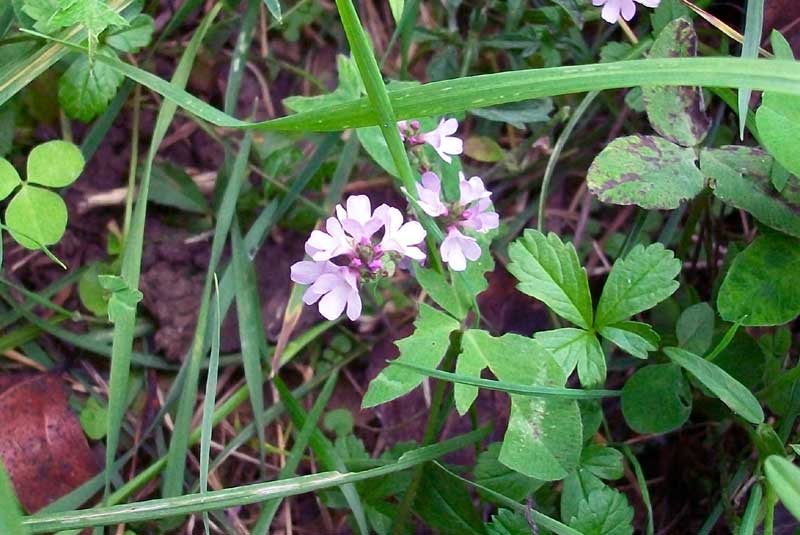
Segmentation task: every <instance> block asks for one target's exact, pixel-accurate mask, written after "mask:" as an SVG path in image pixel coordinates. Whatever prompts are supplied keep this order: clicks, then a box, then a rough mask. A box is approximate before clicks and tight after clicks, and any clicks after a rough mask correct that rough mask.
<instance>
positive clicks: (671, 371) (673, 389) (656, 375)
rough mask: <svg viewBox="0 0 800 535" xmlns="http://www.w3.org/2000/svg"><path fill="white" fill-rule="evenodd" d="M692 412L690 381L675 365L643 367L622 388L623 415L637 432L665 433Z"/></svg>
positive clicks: (681, 422)
mask: <svg viewBox="0 0 800 535" xmlns="http://www.w3.org/2000/svg"><path fill="white" fill-rule="evenodd" d="M691 412H692V394H691V392H690V389H689V382H688V381H687V380H686V378H685V377H684V376H683V372H681V369H680V368H679V367H678V366H677V365H675V364H651V365H648V366H644V367H643V368H640V369H638V370H637V371H636V373H634V374H633V375H632V376H631V377H630V378H629V379H628V380H627V381H626V382H625V387H624V388H623V389H622V414H623V415H624V416H625V421H626V422H627V423H628V425H629V426H630V428H631V429H633V430H634V431H636V432H637V433H642V434H649V433H655V434H659V433H668V432H669V431H672V430H674V429H677V428H679V427H680V426H682V425H683V424H684V423H686V421H687V420H688V419H689V415H690V414H691Z"/></svg>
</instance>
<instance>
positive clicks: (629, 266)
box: [595, 243, 681, 328]
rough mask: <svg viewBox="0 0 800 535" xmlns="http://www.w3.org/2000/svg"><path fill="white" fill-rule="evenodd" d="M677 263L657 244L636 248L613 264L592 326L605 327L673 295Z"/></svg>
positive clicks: (679, 268)
mask: <svg viewBox="0 0 800 535" xmlns="http://www.w3.org/2000/svg"><path fill="white" fill-rule="evenodd" d="M680 270H681V263H680V261H679V260H678V259H677V258H675V255H674V254H673V253H672V251H670V250H669V249H665V248H664V246H663V245H661V244H660V243H654V244H652V245H648V246H647V247H644V246H643V245H637V246H636V247H634V248H633V249H632V250H631V252H630V253H628V256H626V257H625V258H619V259H617V261H616V262H614V266H613V267H612V268H611V273H609V275H608V279H607V280H606V284H605V286H603V293H602V295H601V296H600V302H599V303H598V305H597V316H596V318H595V325H596V326H597V327H598V328H602V327H605V326H607V325H611V324H614V323H618V322H620V321H623V320H626V319H628V318H629V317H631V316H633V315H634V314H638V313H640V312H643V311H645V310H647V309H649V308H652V307H654V306H656V305H657V304H658V303H660V302H661V301H663V300H664V299H666V298H667V297H669V296H670V295H672V294H673V293H675V290H677V289H678V286H679V285H678V282H677V281H676V280H675V277H676V276H677V275H678V273H680Z"/></svg>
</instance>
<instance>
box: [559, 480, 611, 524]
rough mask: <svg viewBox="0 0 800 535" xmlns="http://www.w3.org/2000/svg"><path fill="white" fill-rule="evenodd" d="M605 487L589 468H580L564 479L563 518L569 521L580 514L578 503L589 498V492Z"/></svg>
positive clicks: (562, 492)
mask: <svg viewBox="0 0 800 535" xmlns="http://www.w3.org/2000/svg"><path fill="white" fill-rule="evenodd" d="M603 487H605V483H603V482H602V481H601V480H600V478H598V477H597V476H596V475H594V474H592V473H591V472H589V471H588V470H583V469H578V470H575V471H574V472H572V473H571V474H570V475H568V476H567V477H566V478H565V479H564V481H563V489H562V491H561V503H560V508H561V518H562V519H563V520H564V521H565V522H567V521H569V520H570V519H571V518H573V517H574V516H575V515H577V514H578V505H579V504H580V503H581V502H582V501H585V500H587V499H588V497H589V494H591V493H592V492H594V491H595V490H598V489H602V488H603Z"/></svg>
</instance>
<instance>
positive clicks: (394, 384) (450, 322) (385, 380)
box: [361, 303, 459, 408]
mask: <svg viewBox="0 0 800 535" xmlns="http://www.w3.org/2000/svg"><path fill="white" fill-rule="evenodd" d="M414 325H415V327H416V329H415V330H414V334H412V335H411V336H409V337H408V338H403V339H402V340H398V341H397V342H396V345H397V347H398V348H399V349H400V356H399V357H397V358H398V359H399V360H401V361H403V362H410V363H412V364H417V365H419V366H424V367H426V368H436V367H437V366H439V363H440V362H441V360H442V358H444V354H445V352H446V351H447V348H448V347H449V344H450V333H452V332H453V331H455V330H456V329H458V327H459V325H458V322H457V321H456V320H454V319H453V318H451V317H450V316H448V315H447V314H444V313H443V312H439V311H438V310H436V309H434V308H433V307H430V306H428V305H426V304H424V303H423V304H421V305H420V308H419V317H418V318H417V321H415V322H414ZM422 379H423V376H422V375H420V374H419V373H417V372H415V371H412V370H409V369H404V368H401V367H399V366H387V367H386V368H384V369H383V371H381V373H380V374H378V376H377V377H375V379H373V380H372V382H371V383H370V384H369V388H368V389H367V393H366V394H364V399H363V401H362V402H361V406H362V407H364V408H366V407H374V406H375V405H380V404H381V403H386V402H387V401H391V400H393V399H396V398H398V397H400V396H402V395H405V394H407V393H408V392H410V391H411V390H413V389H414V388H416V387H417V386H419V385H420V383H422Z"/></svg>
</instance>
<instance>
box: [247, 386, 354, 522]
mask: <svg viewBox="0 0 800 535" xmlns="http://www.w3.org/2000/svg"><path fill="white" fill-rule="evenodd" d="M338 377H339V376H338V374H336V373H334V374H332V375H331V376H330V377H328V380H327V381H325V386H323V387H322V391H321V392H320V393H319V397H317V400H316V401H315V402H314V405H313V406H312V407H311V412H309V413H308V418H306V422H305V424H304V425H303V427H302V428H301V429H300V432H299V433H297V436H296V437H295V440H294V446H292V451H291V452H290V453H289V456H288V457H287V459H286V464H285V465H284V466H283V468H281V471H280V473H278V479H286V478H288V477H291V476H293V475H294V473H295V472H296V471H297V467H298V466H300V461H301V460H302V459H303V453H304V452H305V451H306V446H308V441H309V439H311V434H312V433H313V432H314V430H315V429H316V427H317V423H318V422H319V418H320V416H321V415H322V411H323V410H324V409H325V407H326V406H327V405H328V401H330V399H331V395H332V394H333V389H334V387H335V386H336V380H337V379H338ZM282 501H283V500H281V499H280V498H278V499H275V500H270V501H269V502H267V503H265V504H264V508H263V509H262V510H261V514H260V515H259V518H258V521H257V522H256V524H255V526H254V527H253V529H252V534H253V535H266V534H267V531H268V530H269V527H270V525H271V524H272V519H273V518H275V513H277V512H278V507H280V505H281V502H282Z"/></svg>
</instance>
